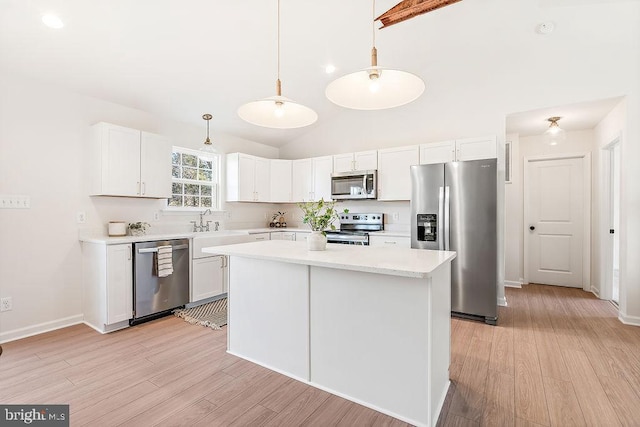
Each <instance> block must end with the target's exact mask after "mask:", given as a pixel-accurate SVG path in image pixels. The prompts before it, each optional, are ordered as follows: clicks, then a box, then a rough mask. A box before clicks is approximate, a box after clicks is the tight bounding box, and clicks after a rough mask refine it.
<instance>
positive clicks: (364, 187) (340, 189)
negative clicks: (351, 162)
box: [331, 171, 377, 200]
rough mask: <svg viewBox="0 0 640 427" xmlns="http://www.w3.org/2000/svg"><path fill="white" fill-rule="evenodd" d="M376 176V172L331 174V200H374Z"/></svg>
mask: <svg viewBox="0 0 640 427" xmlns="http://www.w3.org/2000/svg"><path fill="white" fill-rule="evenodd" d="M376 175H377V174H376V171H361V172H343V173H335V174H332V175H331V198H333V199H334V200H349V199H375V198H376V194H377V190H376V178H377V177H376Z"/></svg>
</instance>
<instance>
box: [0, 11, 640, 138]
mask: <svg viewBox="0 0 640 427" xmlns="http://www.w3.org/2000/svg"><path fill="white" fill-rule="evenodd" d="M628 1H638V0H627V2H628ZM624 2H625V1H624V0H516V1H514V0H509V1H506V0H464V1H461V2H458V3H456V4H453V5H451V6H447V7H445V8H443V9H440V10H438V11H435V12H432V13H429V14H426V15H422V16H419V17H416V18H413V19H411V20H409V21H406V22H403V23H400V24H398V25H394V26H392V27H390V28H388V29H384V30H381V31H378V32H377V43H376V44H377V47H378V59H379V64H380V65H381V66H387V67H393V68H399V69H404V70H406V71H411V72H413V73H415V74H418V75H420V76H421V77H423V79H424V80H425V81H426V84H427V89H426V92H425V93H426V94H428V93H429V91H430V89H432V90H433V87H434V85H435V86H437V88H438V89H439V90H441V91H442V90H443V89H444V90H447V89H449V90H452V91H455V90H458V91H459V90H462V88H464V84H466V82H473V81H476V80H477V79H476V78H475V77H476V76H477V75H478V73H482V72H483V70H482V69H478V68H476V67H469V66H467V62H466V61H471V60H473V61H474V62H469V63H474V64H475V63H478V58H479V57H481V58H486V60H487V61H491V62H492V63H494V64H495V63H496V62H498V66H499V65H500V62H504V63H505V64H507V63H508V62H513V61H514V60H517V57H518V56H519V55H526V53H527V49H530V48H531V49H533V48H536V49H540V43H541V41H542V40H543V39H544V38H546V40H549V38H555V37H557V40H558V46H559V47H558V48H562V47H563V46H565V44H566V46H570V45H571V43H582V45H583V46H597V47H599V48H602V47H603V46H608V45H612V46H615V44H616V43H620V41H621V40H623V41H624V40H625V39H624V37H625V36H626V34H627V32H625V31H626V30H628V28H627V29H626V30H625V28H624V26H617V25H616V23H606V28H604V29H601V28H594V25H593V24H594V22H597V20H598V16H597V13H598V12H599V10H600V9H597V8H596V6H597V4H601V3H607V4H608V5H609V4H610V5H612V6H615V3H624ZM396 3H397V0H378V1H377V6H376V13H377V14H380V13H382V12H384V11H385V10H387V9H389V8H390V7H392V6H393V5H395V4H396ZM276 4H277V3H276V0H235V1H234V0H226V1H220V0H183V1H177V0H109V1H97V0H0V71H1V70H5V71H6V72H9V73H15V74H21V75H25V76H29V77H33V78H36V79H39V80H43V81H46V82H51V83H53V84H56V85H61V86H64V87H67V88H69V89H71V90H74V91H77V92H79V93H83V94H86V95H89V96H94V97H97V98H101V99H105V100H108V101H112V102H115V103H118V104H122V105H126V106H129V107H133V108H137V109H141V110H145V111H148V112H151V113H154V114H158V115H160V116H162V117H167V118H171V119H175V120H180V121H184V122H190V123H194V124H198V125H202V126H203V129H204V127H205V125H204V122H203V120H202V119H201V116H202V114H203V113H211V114H213V120H212V122H211V127H212V134H213V135H215V133H216V132H224V133H228V134H233V135H236V136H239V137H243V138H246V139H250V140H254V141H257V142H262V143H265V144H269V145H273V146H276V147H278V146H282V145H283V144H286V143H288V142H290V141H293V140H295V139H296V138H298V137H300V136H301V135H303V134H304V133H305V132H308V131H310V130H313V129H314V128H316V127H318V126H321V125H326V124H327V123H330V122H331V120H332V118H335V117H336V115H340V114H341V113H344V110H343V109H342V108H340V107H337V106H335V105H333V104H332V103H331V102H330V101H328V100H327V99H326V98H325V96H324V90H325V88H326V85H327V84H328V83H329V82H330V81H331V80H332V79H334V78H336V77H338V76H340V75H342V74H346V73H349V72H352V71H355V70H358V69H361V68H364V67H366V66H368V65H369V64H368V62H369V60H370V56H369V55H370V49H371V0H349V1H344V0H324V1H317V0H314V1H312V0H296V1H294V0H282V2H281V8H282V14H281V37H282V42H281V79H282V84H283V95H284V96H287V97H289V98H292V99H293V100H295V101H297V102H299V103H302V104H305V105H307V106H309V107H311V108H313V109H314V110H315V111H316V112H317V113H318V115H319V119H318V122H317V123H316V124H314V125H312V126H310V127H307V128H302V129H295V130H273V129H265V128H260V127H256V126H253V125H250V124H248V123H245V122H243V121H242V120H241V119H240V118H239V117H238V116H237V114H236V110H237V108H238V107H239V106H240V105H242V104H243V103H245V102H248V101H251V100H255V99H259V98H264V97H268V96H272V95H275V80H276ZM607 7H609V6H607ZM46 12H55V13H56V14H58V15H59V16H60V17H61V18H62V20H63V21H64V23H65V27H64V28H63V29H61V30H52V29H50V28H47V27H45V26H44V25H43V24H42V22H41V20H40V18H41V15H42V14H43V13H46ZM543 21H552V22H554V24H555V25H556V32H554V33H553V34H551V35H548V36H542V35H539V34H536V32H535V28H536V25H537V24H539V23H540V22H543ZM377 25H378V24H377ZM567 29H570V30H571V31H569V30H567ZM552 40H553V39H552ZM328 63H332V64H334V65H335V66H336V67H337V71H336V72H335V74H334V75H333V76H329V75H327V74H326V73H325V72H324V67H325V65H326V64H328ZM452 69H453V70H454V72H452V71H451V70H452ZM610 102H611V101H605V102H604V103H594V104H593V105H592V106H591V107H593V108H592V109H591V108H587V110H589V111H591V112H592V113H589V114H591V115H592V116H593V117H592V118H590V119H589V120H588V122H589V123H592V122H593V120H596V119H598V118H597V116H599V118H602V117H603V115H604V114H606V112H605V111H609V110H610V109H611V107H612V105H611V104H610ZM582 111H585V109H584V108H583V110H582ZM603 112H604V113H603ZM556 113H557V115H560V116H566V117H567V120H565V121H564V122H561V123H562V124H566V125H568V126H569V122H570V120H569V117H570V116H571V114H573V113H571V112H570V111H555V110H554V111H553V114H556ZM536 114H537V115H536V116H535V117H534V118H530V119H526V115H520V114H517V115H513V116H510V118H509V122H508V124H509V131H512V132H513V131H518V130H521V133H522V134H523V135H524V134H529V133H530V132H539V130H538V128H537V127H534V126H533V125H530V124H528V123H527V120H533V121H541V123H539V126H544V119H545V118H546V117H548V116H549V115H551V111H548V112H546V111H545V112H537V113H536ZM594 117H596V118H594ZM541 118H542V119H541ZM598 120H599V119H598ZM571 126H572V125H571ZM591 127H592V126H591ZM520 128H521V129H520Z"/></svg>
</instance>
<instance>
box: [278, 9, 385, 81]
mask: <svg viewBox="0 0 640 427" xmlns="http://www.w3.org/2000/svg"><path fill="white" fill-rule="evenodd" d="M278 1H279V0H278ZM371 3H372V4H373V8H372V11H371V35H372V39H373V47H372V48H371V66H372V67H377V66H378V49H376V0H373V1H372V2H371ZM372 76H375V78H378V77H379V73H378V72H373V73H369V78H371V77H372Z"/></svg>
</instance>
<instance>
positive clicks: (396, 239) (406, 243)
mask: <svg viewBox="0 0 640 427" xmlns="http://www.w3.org/2000/svg"><path fill="white" fill-rule="evenodd" d="M369 245H370V246H389V247H396V248H410V247H411V237H403V236H375V235H372V234H370V235H369Z"/></svg>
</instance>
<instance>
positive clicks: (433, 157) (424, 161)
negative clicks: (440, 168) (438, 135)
mask: <svg viewBox="0 0 640 427" xmlns="http://www.w3.org/2000/svg"><path fill="white" fill-rule="evenodd" d="M455 160H456V142H455V141H442V142H432V143H430V144H421V145H420V164H421V165H431V164H435V163H448V162H454V161H455Z"/></svg>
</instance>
